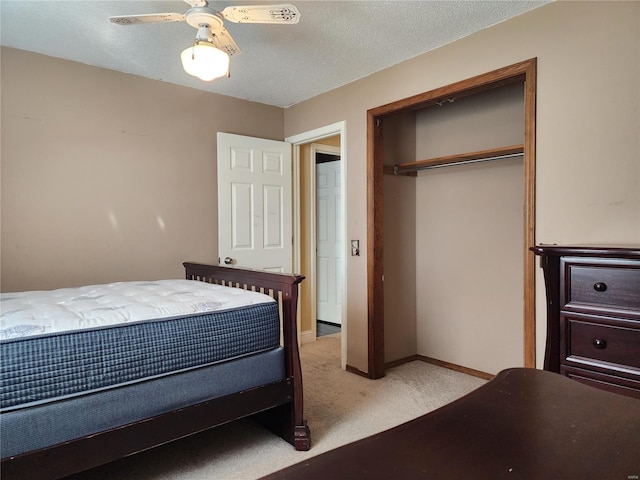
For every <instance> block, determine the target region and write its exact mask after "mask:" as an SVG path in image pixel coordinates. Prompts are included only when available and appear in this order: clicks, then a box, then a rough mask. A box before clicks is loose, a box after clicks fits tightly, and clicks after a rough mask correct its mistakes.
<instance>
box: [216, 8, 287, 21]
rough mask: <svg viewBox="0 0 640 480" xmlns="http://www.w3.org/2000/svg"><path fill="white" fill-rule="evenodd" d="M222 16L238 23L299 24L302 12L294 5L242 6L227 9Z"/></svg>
mask: <svg viewBox="0 0 640 480" xmlns="http://www.w3.org/2000/svg"><path fill="white" fill-rule="evenodd" d="M222 16H223V17H224V18H225V19H227V20H229V21H230V22H236V23H298V22H299V21H300V12H299V11H298V9H297V8H296V7H295V6H294V5H290V4H282V5H240V6H236V7H227V8H225V9H224V10H223V11H222Z"/></svg>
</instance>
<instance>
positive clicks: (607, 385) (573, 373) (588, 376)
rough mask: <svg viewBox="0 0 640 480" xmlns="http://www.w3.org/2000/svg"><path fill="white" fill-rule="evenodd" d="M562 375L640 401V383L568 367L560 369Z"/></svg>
mask: <svg viewBox="0 0 640 480" xmlns="http://www.w3.org/2000/svg"><path fill="white" fill-rule="evenodd" d="M560 373H561V374H562V375H564V376H566V377H569V378H572V379H573V380H577V381H579V382H580V383H584V384H585V385H590V386H592V387H595V388H600V389H602V390H607V391H609V392H613V393H619V394H620V395H626V396H628V397H634V398H639V399H640V381H636V380H632V379H629V378H620V377H616V376H613V375H607V374H603V373H598V372H592V371H590V370H584V369H582V368H574V367H566V366H562V367H561V368H560Z"/></svg>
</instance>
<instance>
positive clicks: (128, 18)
mask: <svg viewBox="0 0 640 480" xmlns="http://www.w3.org/2000/svg"><path fill="white" fill-rule="evenodd" d="M109 20H111V22H112V23H116V24H118V25H139V24H141V23H163V22H181V21H183V20H184V15H183V14H182V13H148V14H142V15H122V16H119V17H109Z"/></svg>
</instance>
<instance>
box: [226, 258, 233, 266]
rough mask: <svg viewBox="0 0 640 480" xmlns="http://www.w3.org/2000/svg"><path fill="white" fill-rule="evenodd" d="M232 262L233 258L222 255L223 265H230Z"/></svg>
mask: <svg viewBox="0 0 640 480" xmlns="http://www.w3.org/2000/svg"><path fill="white" fill-rule="evenodd" d="M232 263H233V258H231V257H224V264H225V265H231V264H232Z"/></svg>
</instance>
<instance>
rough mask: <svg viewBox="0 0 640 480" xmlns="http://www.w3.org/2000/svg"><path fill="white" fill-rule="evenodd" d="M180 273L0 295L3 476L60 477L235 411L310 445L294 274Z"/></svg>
mask: <svg viewBox="0 0 640 480" xmlns="http://www.w3.org/2000/svg"><path fill="white" fill-rule="evenodd" d="M184 267H185V272H186V279H183V280H171V281H169V280H160V281H156V282H126V283H116V284H109V285H100V286H90V287H81V288H79V289H61V290H56V291H53V292H30V293H29V295H27V294H26V293H15V294H4V295H3V298H2V300H3V301H2V315H3V316H2V318H3V323H2V329H1V331H0V335H1V336H2V337H3V338H2V340H0V354H1V355H2V357H1V360H2V363H1V365H0V368H1V369H2V370H1V374H2V377H1V380H2V383H1V387H2V390H1V392H2V395H1V396H0V399H1V400H2V405H1V407H0V408H2V410H1V412H0V435H1V438H0V449H1V451H2V464H1V468H2V478H3V479H11V478H29V479H38V478H43V479H51V478H60V477H63V476H66V475H70V474H73V473H76V472H81V471H83V470H86V469H89V468H92V467H94V466H97V465H101V464H104V463H107V462H110V461H113V460H116V459H118V458H122V457H124V456H127V455H131V454H133V453H136V452H140V451H143V450H146V449H149V448H152V447H154V446H157V445H161V444H164V443H167V442H170V441H172V440H176V439H178V438H182V437H185V436H187V435H191V434H193V433H197V432H200V431H202V430H206V429H208V428H212V427H215V426H218V425H221V424H224V423H227V422H230V421H233V420H236V419H239V418H243V417H246V416H249V415H254V416H255V417H256V418H257V419H259V420H260V421H261V422H262V423H263V424H264V425H265V426H267V427H268V428H269V429H271V430H272V431H273V432H274V433H276V434H278V435H280V436H281V437H282V438H284V439H285V440H287V441H288V442H289V443H291V444H292V445H294V447H295V448H296V449H297V450H308V449H309V448H310V434H309V429H308V426H307V424H306V422H305V421H304V419H303V398H302V375H301V367H300V358H299V352H298V341H297V326H296V310H297V295H298V284H299V283H300V282H301V281H302V280H303V279H304V277H303V276H300V275H285V274H278V273H268V272H261V271H253V270H243V269H238V268H229V267H221V266H212V265H204V264H198V263H192V262H187V263H185V264H184ZM229 287H232V288H229ZM45 300H47V301H48V300H53V301H54V302H53V303H54V305H53V306H51V305H50V304H49V303H44V302H45ZM27 307H28V308H27ZM125 307H126V308H125ZM25 319H27V320H25ZM52 319H53V320H52Z"/></svg>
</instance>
